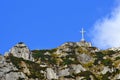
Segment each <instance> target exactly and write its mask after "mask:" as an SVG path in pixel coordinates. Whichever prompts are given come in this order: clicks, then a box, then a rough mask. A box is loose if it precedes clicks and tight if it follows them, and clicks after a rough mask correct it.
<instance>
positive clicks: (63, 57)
mask: <svg viewBox="0 0 120 80" xmlns="http://www.w3.org/2000/svg"><path fill="white" fill-rule="evenodd" d="M0 80H120V49H119V48H110V49H107V50H99V49H98V48H96V47H93V46H92V45H91V44H90V43H88V42H85V41H82V42H67V43H64V44H63V45H61V46H59V47H57V48H54V49H50V50H32V51H31V50H29V49H28V47H27V46H26V45H25V44H24V43H21V42H20V43H18V44H17V45H15V46H14V47H13V48H12V49H10V51H9V52H8V53H7V54H6V55H5V56H4V57H3V56H0Z"/></svg>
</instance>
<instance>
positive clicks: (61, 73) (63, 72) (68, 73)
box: [59, 69, 70, 76]
mask: <svg viewBox="0 0 120 80" xmlns="http://www.w3.org/2000/svg"><path fill="white" fill-rule="evenodd" d="M68 75H70V72H69V69H64V70H61V71H59V76H68Z"/></svg>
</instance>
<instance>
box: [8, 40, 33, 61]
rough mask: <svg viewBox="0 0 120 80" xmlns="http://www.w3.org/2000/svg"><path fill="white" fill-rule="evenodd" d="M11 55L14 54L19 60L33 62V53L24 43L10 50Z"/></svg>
mask: <svg viewBox="0 0 120 80" xmlns="http://www.w3.org/2000/svg"><path fill="white" fill-rule="evenodd" d="M9 54H12V55H13V56H15V57H18V58H23V59H26V60H31V61H33V58H32V53H31V51H30V50H29V48H28V47H27V46H26V45H25V44H24V43H23V42H19V43H18V44H16V45H15V46H14V47H13V48H12V49H10V52H9Z"/></svg>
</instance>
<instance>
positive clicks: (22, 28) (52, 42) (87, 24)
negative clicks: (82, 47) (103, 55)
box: [0, 0, 115, 53]
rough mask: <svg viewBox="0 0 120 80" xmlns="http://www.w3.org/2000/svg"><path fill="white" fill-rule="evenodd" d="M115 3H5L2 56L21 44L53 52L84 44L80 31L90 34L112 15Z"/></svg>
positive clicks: (0, 11)
mask: <svg viewBox="0 0 120 80" xmlns="http://www.w3.org/2000/svg"><path fill="white" fill-rule="evenodd" d="M114 6H115V1H114V0H1V1H0V34H1V35H0V53H4V52H6V51H8V50H9V49H10V48H11V47H12V46H14V45H15V44H16V43H18V42H21V41H22V42H25V43H26V44H27V45H28V46H29V48H30V49H49V48H55V47H57V46H60V45H61V44H63V43H64V42H68V41H73V42H76V41H80V39H81V34H80V33H79V31H80V30H81V28H82V27H84V29H85V30H86V31H87V32H86V34H85V38H86V41H91V42H92V38H91V35H90V34H89V33H90V31H92V28H93V26H94V24H95V22H96V21H97V20H99V19H101V18H103V17H104V16H106V15H108V14H109V13H110V12H111V11H112V9H113V8H114Z"/></svg>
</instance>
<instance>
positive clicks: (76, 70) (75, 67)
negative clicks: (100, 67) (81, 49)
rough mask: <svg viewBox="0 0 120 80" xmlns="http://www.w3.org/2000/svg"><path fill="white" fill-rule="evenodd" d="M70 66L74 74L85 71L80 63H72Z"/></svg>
mask: <svg viewBox="0 0 120 80" xmlns="http://www.w3.org/2000/svg"><path fill="white" fill-rule="evenodd" d="M71 67H72V69H73V72H74V73H76V74H77V73H80V72H82V71H86V69H85V68H84V67H82V65H80V64H78V65H75V64H73V65H72V66H71Z"/></svg>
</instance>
